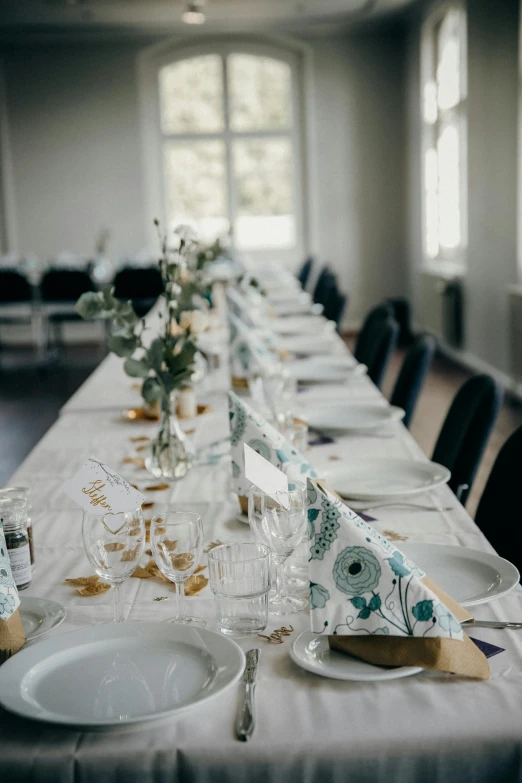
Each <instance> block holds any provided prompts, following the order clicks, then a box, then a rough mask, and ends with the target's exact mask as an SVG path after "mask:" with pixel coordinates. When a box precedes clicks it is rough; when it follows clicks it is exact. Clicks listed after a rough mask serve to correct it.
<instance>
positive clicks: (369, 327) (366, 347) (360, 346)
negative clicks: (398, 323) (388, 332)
mask: <svg viewBox="0 0 522 783" xmlns="http://www.w3.org/2000/svg"><path fill="white" fill-rule="evenodd" d="M387 318H393V310H392V307H391V305H390V304H389V303H388V302H383V303H382V304H380V305H377V307H374V308H373V310H370V312H369V313H368V315H367V316H366V318H365V319H364V323H363V325H362V328H361V331H360V332H359V334H358V336H357V342H356V344H355V350H354V356H355V358H356V359H357V361H358V362H361V363H362V364H368V358H369V356H370V354H371V352H372V350H373V346H372V339H373V338H372V332H373V329H374V327H375V325H376V324H377V323H379V322H380V321H385V320H386V319H387Z"/></svg>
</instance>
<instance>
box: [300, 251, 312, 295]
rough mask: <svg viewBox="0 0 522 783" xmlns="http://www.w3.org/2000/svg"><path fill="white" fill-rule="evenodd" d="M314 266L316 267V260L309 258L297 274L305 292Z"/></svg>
mask: <svg viewBox="0 0 522 783" xmlns="http://www.w3.org/2000/svg"><path fill="white" fill-rule="evenodd" d="M313 265H314V259H313V258H312V257H311V256H309V257H308V258H307V259H305V261H303V263H302V265H301V268H300V269H299V272H298V273H297V279H298V280H299V283H300V284H301V288H302V289H303V290H304V289H305V288H306V284H307V283H308V280H309V279H310V273H311V271H312V266H313Z"/></svg>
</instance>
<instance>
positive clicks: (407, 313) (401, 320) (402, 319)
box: [386, 296, 414, 346]
mask: <svg viewBox="0 0 522 783" xmlns="http://www.w3.org/2000/svg"><path fill="white" fill-rule="evenodd" d="M386 302H387V303H388V304H389V305H390V306H391V308H392V310H393V317H394V318H395V320H396V321H397V323H398V324H399V340H398V345H401V346H408V345H411V344H412V342H413V340H414V335H413V332H412V328H411V305H410V303H409V301H408V300H407V299H405V298H404V297H402V296H399V297H394V298H391V299H387V300H386Z"/></svg>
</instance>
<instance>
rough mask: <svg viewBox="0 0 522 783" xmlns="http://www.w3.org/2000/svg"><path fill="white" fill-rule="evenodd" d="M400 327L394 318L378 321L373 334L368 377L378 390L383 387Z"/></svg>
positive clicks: (368, 358)
mask: <svg viewBox="0 0 522 783" xmlns="http://www.w3.org/2000/svg"><path fill="white" fill-rule="evenodd" d="M398 336H399V326H398V324H397V322H396V321H394V320H393V318H386V319H385V320H381V321H377V322H376V323H375V324H374V326H373V330H372V334H371V343H372V347H371V350H369V352H368V356H367V361H366V362H365V364H366V365H367V367H368V377H369V378H370V379H371V380H372V381H373V382H374V384H375V385H376V386H377V388H378V389H380V387H381V383H382V380H383V378H384V373H385V372H386V368H387V366H388V362H389V361H390V357H391V355H392V353H393V349H394V348H395V346H396V344H397V338H398Z"/></svg>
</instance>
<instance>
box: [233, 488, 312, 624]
mask: <svg viewBox="0 0 522 783" xmlns="http://www.w3.org/2000/svg"><path fill="white" fill-rule="evenodd" d="M277 497H279V498H280V500H281V501H282V502H278V501H276V500H274V499H273V498H272V497H270V496H269V495H267V494H266V493H265V492H262V491H261V490H260V489H258V488H257V487H254V486H252V487H250V493H249V498H248V521H249V523H250V528H251V530H252V532H253V534H254V537H255V538H256V540H257V541H260V542H261V543H262V544H266V545H267V546H268V547H270V549H271V550H272V560H273V561H274V564H275V572H276V580H275V594H274V595H273V596H272V597H271V599H270V602H269V605H268V608H269V611H270V614H276V615H281V614H293V613H294V612H300V611H302V610H303V609H306V607H307V606H308V601H307V599H305V598H301V597H298V596H295V595H287V592H286V586H285V572H284V564H285V561H286V559H287V558H288V557H290V555H291V554H292V552H294V550H295V548H296V547H297V546H298V544H299V543H300V542H301V541H302V539H303V538H304V536H305V533H306V528H307V525H306V487H305V485H304V484H297V483H293V484H289V485H288V492H285V493H279V494H278V495H277Z"/></svg>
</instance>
